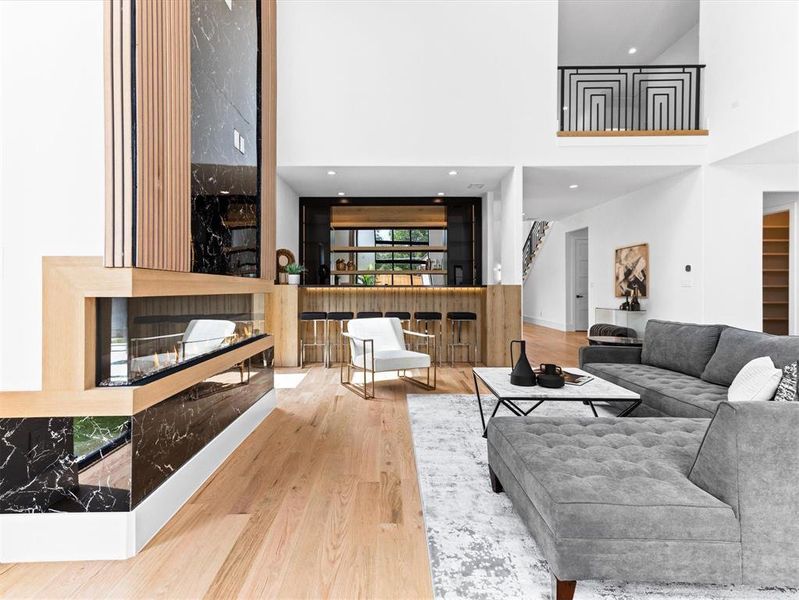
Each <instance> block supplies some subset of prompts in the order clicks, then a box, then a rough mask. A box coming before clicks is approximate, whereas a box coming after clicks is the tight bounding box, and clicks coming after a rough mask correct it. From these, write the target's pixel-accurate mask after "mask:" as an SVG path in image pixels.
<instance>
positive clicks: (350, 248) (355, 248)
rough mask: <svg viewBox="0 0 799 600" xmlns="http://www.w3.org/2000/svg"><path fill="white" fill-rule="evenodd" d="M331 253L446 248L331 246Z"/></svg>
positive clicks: (442, 248)
mask: <svg viewBox="0 0 799 600" xmlns="http://www.w3.org/2000/svg"><path fill="white" fill-rule="evenodd" d="M330 251H331V252H356V253H357V252H446V251H447V247H446V246H333V247H331V248H330Z"/></svg>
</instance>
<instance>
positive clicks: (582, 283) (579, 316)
mask: <svg viewBox="0 0 799 600" xmlns="http://www.w3.org/2000/svg"><path fill="white" fill-rule="evenodd" d="M574 329H575V331H586V330H588V240H587V239H585V238H578V239H576V240H574Z"/></svg>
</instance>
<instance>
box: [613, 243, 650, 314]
mask: <svg viewBox="0 0 799 600" xmlns="http://www.w3.org/2000/svg"><path fill="white" fill-rule="evenodd" d="M613 268H614V273H615V283H614V288H615V291H616V297H617V298H622V297H624V296H627V295H628V294H630V293H632V291H633V290H638V293H639V294H640V296H641V298H648V297H649V244H637V245H635V246H627V247H626V248H617V249H616V255H615V261H614V265H613ZM627 310H629V309H627Z"/></svg>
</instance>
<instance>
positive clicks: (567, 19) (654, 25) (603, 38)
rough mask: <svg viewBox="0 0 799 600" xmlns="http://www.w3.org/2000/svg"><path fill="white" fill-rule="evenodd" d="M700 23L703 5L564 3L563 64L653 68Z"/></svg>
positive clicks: (662, 0)
mask: <svg viewBox="0 0 799 600" xmlns="http://www.w3.org/2000/svg"><path fill="white" fill-rule="evenodd" d="M697 23H699V0H594V1H588V0H560V2H559V3H558V64H560V65H565V66H569V65H572V66H579V65H582V66H590V65H637V64H647V63H651V62H652V60H653V59H655V58H656V57H657V56H659V55H660V54H661V53H662V52H663V51H664V50H665V49H666V48H668V47H669V46H671V45H672V44H673V43H674V42H676V41H677V40H679V39H680V38H681V37H682V36H683V35H684V34H685V33H687V32H688V31H689V30H690V29H691V28H692V27H693V26H694V25H696V24H697ZM630 47H635V48H636V49H637V52H636V53H635V54H632V55H631V54H628V53H627V51H628V50H629V49H630Z"/></svg>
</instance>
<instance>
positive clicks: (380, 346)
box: [340, 317, 437, 398]
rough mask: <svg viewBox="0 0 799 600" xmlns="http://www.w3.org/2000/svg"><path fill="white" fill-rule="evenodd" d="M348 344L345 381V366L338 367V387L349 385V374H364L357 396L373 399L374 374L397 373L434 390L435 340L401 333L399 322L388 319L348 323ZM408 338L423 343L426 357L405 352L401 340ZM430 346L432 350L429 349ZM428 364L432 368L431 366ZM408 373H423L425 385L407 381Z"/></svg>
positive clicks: (358, 320)
mask: <svg viewBox="0 0 799 600" xmlns="http://www.w3.org/2000/svg"><path fill="white" fill-rule="evenodd" d="M343 335H344V336H345V337H347V338H348V339H349V341H350V344H349V348H350V356H349V360H347V361H346V362H347V364H346V369H347V377H346V379H345V378H344V368H345V365H344V363H343V362H342V363H341V371H340V375H341V383H344V384H351V383H352V377H351V371H352V369H355V370H356V371H361V372H363V374H364V377H363V387H362V388H361V390H360V391H361V392H362V394H363V397H364V398H374V395H375V374H376V373H384V372H386V371H397V372H398V373H399V374H400V377H401V378H402V379H405V380H407V381H410V382H412V383H415V384H417V385H420V386H422V387H424V388H427V389H431V390H433V389H435V387H436V362H437V361H436V336H435V335H433V334H426V333H417V332H415V331H409V330H403V329H402V325H401V324H400V320H399V319H397V318H396V317H391V318H384V317H380V318H367V319H352V320H351V321H350V322H349V323H348V324H347V331H346V332H345V333H344V334H343ZM406 335H410V336H414V337H418V338H422V339H424V340H425V341H426V349H427V353H422V352H414V351H412V350H408V348H407V346H406V344H405V336H406ZM431 342H432V350H431V348H430V345H431ZM431 363H432V365H431ZM431 366H432V368H433V382H432V383H430V367H431ZM408 369H427V379H426V381H421V380H419V379H415V378H413V377H408V376H407V373H406V371H407V370H408ZM367 373H371V375H372V393H371V395H369V392H368V386H367V377H366V374H367Z"/></svg>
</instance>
